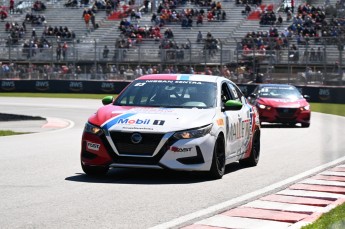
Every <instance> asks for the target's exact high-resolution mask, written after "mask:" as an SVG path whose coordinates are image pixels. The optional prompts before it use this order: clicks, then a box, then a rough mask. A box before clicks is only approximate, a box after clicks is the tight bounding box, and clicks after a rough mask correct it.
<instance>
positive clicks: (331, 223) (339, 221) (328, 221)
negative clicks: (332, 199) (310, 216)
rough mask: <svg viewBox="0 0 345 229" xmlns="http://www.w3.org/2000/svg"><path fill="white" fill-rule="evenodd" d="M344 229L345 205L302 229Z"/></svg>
mask: <svg viewBox="0 0 345 229" xmlns="http://www.w3.org/2000/svg"><path fill="white" fill-rule="evenodd" d="M325 228H330V229H331V228H332V229H343V228H345V204H343V205H340V206H338V207H336V208H334V209H332V210H331V211H329V212H327V213H325V214H323V215H322V216H321V217H320V218H319V219H318V220H316V221H315V222H314V223H312V224H309V225H307V226H304V227H302V229H325Z"/></svg>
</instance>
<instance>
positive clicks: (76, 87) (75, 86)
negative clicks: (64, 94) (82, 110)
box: [69, 81, 83, 91]
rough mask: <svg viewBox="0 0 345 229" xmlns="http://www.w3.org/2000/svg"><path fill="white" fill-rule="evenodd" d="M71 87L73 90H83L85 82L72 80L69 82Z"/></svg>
mask: <svg viewBox="0 0 345 229" xmlns="http://www.w3.org/2000/svg"><path fill="white" fill-rule="evenodd" d="M69 89H70V90H71V91H82V90H83V82H80V81H72V82H70V83H69Z"/></svg>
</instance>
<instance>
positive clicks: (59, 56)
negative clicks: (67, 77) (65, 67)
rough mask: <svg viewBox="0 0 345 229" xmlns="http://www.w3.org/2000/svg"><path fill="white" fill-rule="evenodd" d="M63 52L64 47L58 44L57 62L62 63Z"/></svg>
mask: <svg viewBox="0 0 345 229" xmlns="http://www.w3.org/2000/svg"><path fill="white" fill-rule="evenodd" d="M61 51H62V47H61V44H60V43H58V45H57V47H56V60H57V61H60V60H61Z"/></svg>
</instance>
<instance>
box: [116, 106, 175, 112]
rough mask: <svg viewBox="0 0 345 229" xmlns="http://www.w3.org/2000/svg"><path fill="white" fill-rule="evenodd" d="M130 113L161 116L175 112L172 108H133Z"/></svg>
mask: <svg viewBox="0 0 345 229" xmlns="http://www.w3.org/2000/svg"><path fill="white" fill-rule="evenodd" d="M131 111H132V112H137V113H149V114H162V113H172V112H174V111H176V110H175V109H173V108H150V107H135V108H132V109H131ZM114 112H115V111H113V113H114Z"/></svg>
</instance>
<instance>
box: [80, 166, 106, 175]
mask: <svg viewBox="0 0 345 229" xmlns="http://www.w3.org/2000/svg"><path fill="white" fill-rule="evenodd" d="M81 168H82V169H83V171H84V172H85V173H86V175H88V176H96V177H99V176H104V175H105V174H107V172H108V170H109V166H90V165H83V163H81Z"/></svg>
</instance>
